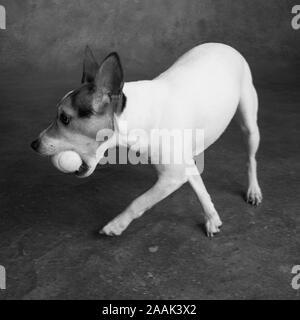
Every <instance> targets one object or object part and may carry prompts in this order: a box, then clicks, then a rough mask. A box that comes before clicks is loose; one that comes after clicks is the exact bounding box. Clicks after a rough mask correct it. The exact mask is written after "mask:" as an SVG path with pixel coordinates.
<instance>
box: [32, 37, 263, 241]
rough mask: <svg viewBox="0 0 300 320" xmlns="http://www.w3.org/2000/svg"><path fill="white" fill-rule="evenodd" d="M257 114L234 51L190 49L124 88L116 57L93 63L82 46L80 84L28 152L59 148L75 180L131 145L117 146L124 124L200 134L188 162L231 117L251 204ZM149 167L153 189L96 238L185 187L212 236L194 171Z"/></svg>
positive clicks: (257, 192) (214, 218) (206, 199)
mask: <svg viewBox="0 0 300 320" xmlns="http://www.w3.org/2000/svg"><path fill="white" fill-rule="evenodd" d="M257 111H258V97H257V93H256V89H255V87H254V85H253V81H252V75H251V71H250V68H249V65H248V63H247V62H246V60H245V59H244V57H243V56H242V55H241V54H240V53H239V52H238V51H236V50H235V49H233V48H232V47H230V46H227V45H225V44H219V43H206V44H202V45H199V46H196V47H194V48H193V49H191V50H190V51H188V52H187V53H185V54H184V55H183V56H182V57H181V58H179V59H178V60H177V61H176V62H175V63H174V64H173V65H172V66H171V67H170V68H169V69H168V70H167V71H165V72H163V73H162V74H160V75H159V76H158V77H156V78H155V79H153V80H143V81H134V82H126V83H124V75H123V68H122V64H121V61H120V57H119V55H118V54H117V53H115V52H113V53H111V54H109V55H108V56H107V57H106V58H105V59H104V60H103V62H102V63H101V64H100V65H99V64H98V63H97V61H96V59H95V57H94V55H93V53H92V51H91V49H90V48H89V47H86V50H85V58H84V64H83V76H82V85H81V86H80V87H79V88H78V89H75V90H73V91H71V92H69V93H68V94H66V95H65V96H64V97H63V98H62V99H61V100H60V102H59V103H58V107H57V117H56V119H55V120H54V121H53V122H52V123H51V125H50V126H49V127H48V128H47V129H46V130H44V131H43V132H42V133H41V134H40V135H39V137H38V139H37V140H35V141H33V143H32V144H31V146H32V148H33V149H34V150H35V151H37V152H38V153H40V154H41V155H46V156H53V155H56V154H57V153H59V152H62V151H66V150H73V151H75V152H77V153H78V154H79V155H80V157H81V159H82V165H81V167H80V168H79V170H78V171H77V172H75V174H76V175H77V176H78V177H81V178H84V177H88V176H90V175H91V174H92V173H93V172H94V170H95V168H96V166H97V164H98V162H99V159H100V158H101V156H103V154H104V152H105V150H108V149H109V148H111V147H113V146H115V145H116V144H117V143H119V145H126V146H127V147H130V145H132V144H133V142H132V141H133V140H134V139H133V140H132V137H131V139H125V138H127V137H125V136H124V134H123V138H124V139H123V140H122V130H121V129H120V128H121V127H122V126H121V124H122V123H126V124H127V126H128V129H129V130H134V129H136V128H141V129H143V130H145V131H146V132H150V131H151V129H153V128H160V129H169V130H171V129H177V128H179V129H185V128H201V129H203V132H204V142H203V146H202V147H200V148H199V146H197V145H193V146H192V149H193V154H192V156H195V155H197V154H199V153H202V152H204V150H205V149H206V148H208V147H209V146H210V145H211V144H213V143H214V142H215V141H216V140H217V139H218V138H219V137H220V136H221V134H222V133H223V132H224V130H225V129H226V127H227V126H228V125H229V123H230V121H231V120H232V119H233V118H234V116H235V118H236V119H237V122H238V124H239V126H240V128H241V132H242V133H243V135H244V137H245V141H246V145H247V153H248V162H247V163H248V191H247V195H246V200H247V202H249V203H250V204H252V205H258V204H260V203H261V201H262V193H261V189H260V187H259V184H258V179H257V168H256V167H257V162H256V152H257V150H258V147H259V141H260V133H259V128H258V125H257ZM102 129H109V130H111V131H112V132H113V133H114V134H113V135H112V136H111V137H109V138H108V139H106V140H105V141H98V139H96V137H97V133H98V132H99V130H102ZM116 133H118V134H119V135H120V136H121V139H119V141H117V140H116V139H115V134H116ZM192 144H193V143H192V141H191V145H192ZM144 147H145V146H144ZM147 147H149V146H147V145H146V148H147ZM151 147H152V148H153V149H154V153H153V154H154V155H155V154H156V153H158V150H159V149H162V150H160V151H161V152H162V153H164V152H165V153H166V152H170V151H164V149H163V148H162V146H161V145H156V146H153V145H152V146H151ZM100 149H101V150H102V151H101V152H100V154H101V155H100V157H99V150H100ZM156 168H157V172H158V179H157V182H156V183H155V184H154V186H153V187H152V188H151V189H149V190H148V191H147V192H146V193H144V194H142V195H141V196H140V197H138V198H137V199H135V200H134V201H133V202H132V203H131V204H130V205H129V207H128V208H127V209H125V210H124V212H122V213H121V214H120V215H118V216H117V217H116V218H114V219H113V220H112V221H111V222H109V223H108V224H107V225H106V226H105V227H104V228H103V229H102V230H101V231H100V233H103V234H106V235H111V236H113V235H120V234H121V233H122V232H123V231H124V230H125V229H126V228H127V227H128V226H129V224H130V223H131V222H132V221H133V220H134V219H136V218H138V217H141V216H142V215H143V213H144V212H145V211H146V210H148V209H150V208H151V207H153V206H154V205H155V204H157V203H158V202H160V201H161V200H163V199H164V198H166V197H167V196H168V195H170V194H171V193H173V192H174V191H175V190H177V189H178V188H180V187H181V186H182V185H183V184H184V183H186V182H189V183H190V184H191V186H192V188H193V189H194V191H195V193H196V195H197V196H198V198H199V201H200V203H201V205H202V208H203V213H204V219H205V228H206V232H207V236H209V237H213V236H214V234H216V233H218V232H219V231H220V227H221V225H222V222H221V219H220V217H219V215H218V213H217V211H216V209H215V207H214V204H213V202H212V200H211V197H210V195H209V193H208V191H207V190H206V188H205V185H204V183H203V180H202V177H201V175H200V172H199V170H198V168H197V166H196V165H194V167H193V168H192V169H194V170H193V172H194V174H187V170H186V165H185V164H184V163H183V164H181V165H180V164H179V165H178V164H176V165H175V164H173V163H170V164H165V163H157V164H156ZM195 172H197V174H195Z"/></svg>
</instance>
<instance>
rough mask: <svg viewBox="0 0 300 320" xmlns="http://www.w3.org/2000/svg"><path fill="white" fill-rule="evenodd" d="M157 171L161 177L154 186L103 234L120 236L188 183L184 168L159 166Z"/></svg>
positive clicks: (109, 224) (108, 226) (105, 229)
mask: <svg viewBox="0 0 300 320" xmlns="http://www.w3.org/2000/svg"><path fill="white" fill-rule="evenodd" d="M157 169H158V173H159V177H158V180H157V182H156V183H155V184H154V186H153V187H152V188H150V189H149V190H148V191H146V192H145V193H144V194H142V195H141V196H140V197H138V198H137V199H135V200H134V201H133V202H132V203H131V204H130V205H129V207H128V208H127V209H126V210H125V211H123V212H122V213H121V214H119V215H118V216H117V217H116V218H115V219H113V220H112V221H111V222H109V223H108V224H107V225H106V226H105V227H104V228H103V229H102V230H101V231H100V233H101V234H106V235H109V236H114V235H117V236H118V235H120V234H121V233H122V232H123V231H124V230H125V229H126V228H127V227H128V226H129V224H130V223H131V222H132V221H133V220H134V219H137V218H139V217H141V216H142V215H143V213H144V212H145V211H146V210H148V209H150V208H151V207H153V206H154V205H155V204H157V203H158V202H160V201H161V200H163V199H164V198H166V197H167V196H169V195H170V194H171V193H173V192H174V191H176V190H177V189H178V188H180V187H181V186H182V185H183V184H184V183H185V182H186V181H187V178H186V175H185V167H184V166H172V165H158V166H157Z"/></svg>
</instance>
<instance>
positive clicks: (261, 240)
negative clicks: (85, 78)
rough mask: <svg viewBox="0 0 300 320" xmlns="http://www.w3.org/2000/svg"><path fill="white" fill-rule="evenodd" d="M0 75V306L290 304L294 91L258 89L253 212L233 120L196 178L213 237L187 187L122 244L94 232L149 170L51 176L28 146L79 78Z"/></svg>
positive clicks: (297, 224)
mask: <svg viewBox="0 0 300 320" xmlns="http://www.w3.org/2000/svg"><path fill="white" fill-rule="evenodd" d="M1 78H2V80H1V84H0V88H1V89H0V90H1V91H0V95H1V101H0V104H1V108H0V131H1V135H0V139H1V176H0V187H1V189H0V199H1V219H0V265H3V266H5V267H6V271H7V290H6V291H0V298H1V299H71V298H72V299H152V298H154V299H172V298H175V299H263V298H264V299H271V298H276V299H287V298H291V299H299V297H300V290H298V291H296V290H294V289H292V287H291V280H292V274H291V269H292V267H293V265H295V264H300V237H299V234H300V214H299V213H300V208H299V171H300V170H299V169H300V168H299V159H300V157H299V147H300V146H299V134H300V128H299V123H298V124H297V121H298V120H299V100H300V92H299V90H297V88H295V89H291V88H289V89H288V90H287V88H284V87H280V86H273V87H271V88H270V87H260V88H259V96H260V102H261V107H260V113H259V119H260V121H259V122H260V128H261V136H262V143H261V148H260V152H259V154H258V163H259V177H260V183H261V187H262V190H263V194H264V202H263V204H262V205H261V206H260V207H259V208H252V207H251V206H249V205H247V204H246V203H245V202H244V200H243V197H242V196H243V191H245V188H246V168H245V159H246V158H245V153H244V149H243V144H242V138H241V134H240V132H239V130H238V128H237V127H236V126H235V125H234V124H233V125H231V126H230V128H229V129H228V130H227V131H226V133H225V134H224V135H223V136H222V138H221V139H220V140H219V141H218V142H217V143H216V144H215V145H213V146H212V147H211V148H210V149H209V150H208V151H207V152H206V154H205V171H204V175H203V177H204V180H205V183H206V186H207V188H208V190H209V192H210V194H211V196H212V198H213V200H214V203H215V205H216V208H217V210H218V211H219V214H220V216H221V218H222V220H223V223H224V226H223V228H222V232H221V233H220V234H219V235H217V236H216V237H215V238H214V239H212V240H211V239H208V238H207V237H206V236H205V234H204V232H203V227H202V223H203V220H202V216H201V207H200V204H199V203H198V201H197V199H196V196H195V194H194V193H193V191H192V189H191V188H190V186H189V185H185V186H184V187H183V188H181V189H180V190H178V191H177V192H176V193H174V194H173V195H172V196H170V197H169V198H168V199H166V200H165V201H163V202H162V203H160V204H158V205H157V206H156V207H155V208H153V209H152V210H151V211H149V212H148V213H147V214H145V215H144V216H143V217H142V218H140V219H139V220H137V221H135V222H134V223H133V224H132V225H131V226H130V227H129V229H128V230H127V231H126V232H125V233H124V234H123V235H122V236H121V237H120V238H107V237H103V236H99V235H97V231H98V229H99V228H100V227H101V226H103V225H104V224H105V223H106V222H108V221H109V220H110V219H112V218H113V217H114V216H115V215H117V214H118V213H119V212H120V211H121V210H122V209H123V208H125V207H126V206H127V204H129V202H130V201H131V200H133V199H134V198H135V197H136V196H137V195H139V194H140V193H142V192H143V191H144V190H146V189H147V188H148V187H149V186H151V184H152V183H153V182H154V181H155V172H154V171H153V169H152V168H151V167H150V166H129V165H128V166H107V167H105V168H99V169H98V170H97V171H96V172H95V173H94V175H93V176H92V177H90V178H88V179H86V180H80V179H77V178H75V177H73V176H68V175H63V174H61V173H60V172H58V171H57V170H56V169H54V168H53V167H52V165H51V164H50V162H49V161H48V160H47V159H45V158H40V157H38V156H37V155H36V154H34V153H33V151H31V149H30V148H29V143H30V142H31V140H32V139H33V138H35V136H36V135H37V133H38V132H39V131H41V129H43V128H45V127H46V125H47V123H48V122H49V121H50V119H51V118H52V117H53V116H54V114H55V104H56V102H57V100H58V99H59V98H60V97H61V96H62V95H63V94H64V93H65V92H66V91H67V90H68V89H72V88H73V86H74V85H77V82H76V81H75V82H74V81H73V82H72V83H71V82H68V81H67V80H65V79H62V77H61V76H60V77H58V78H57V79H54V78H51V79H49V77H48V76H47V77H46V76H40V75H36V77H35V79H33V78H26V77H25V78H24V77H23V76H22V77H16V76H13V77H8V78H7V77H1ZM16 78H17V79H16ZM41 79H43V80H41Z"/></svg>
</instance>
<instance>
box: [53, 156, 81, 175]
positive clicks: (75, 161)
mask: <svg viewBox="0 0 300 320" xmlns="http://www.w3.org/2000/svg"><path fill="white" fill-rule="evenodd" d="M52 163H53V165H54V166H55V167H56V168H57V169H58V170H60V171H62V172H64V173H71V172H75V171H77V170H79V168H80V166H81V165H82V160H81V157H80V155H79V154H78V153H76V152H74V151H64V152H60V153H58V154H57V155H55V156H53V157H52Z"/></svg>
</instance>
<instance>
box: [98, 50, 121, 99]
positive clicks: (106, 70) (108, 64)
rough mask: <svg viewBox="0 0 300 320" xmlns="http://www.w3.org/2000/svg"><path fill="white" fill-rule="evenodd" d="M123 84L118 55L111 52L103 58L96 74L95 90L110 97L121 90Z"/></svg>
mask: <svg viewBox="0 0 300 320" xmlns="http://www.w3.org/2000/svg"><path fill="white" fill-rule="evenodd" d="M123 84H124V82H123V68H122V65H121V61H120V58H119V55H118V54H117V53H116V52H112V53H110V54H109V55H108V56H107V57H106V58H105V59H104V61H103V62H102V64H101V66H100V68H99V71H98V73H97V75H96V78H95V85H96V88H97V91H98V92H100V93H101V94H103V95H107V96H108V97H109V98H111V96H113V95H118V94H120V93H121V92H122V89H123Z"/></svg>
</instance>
